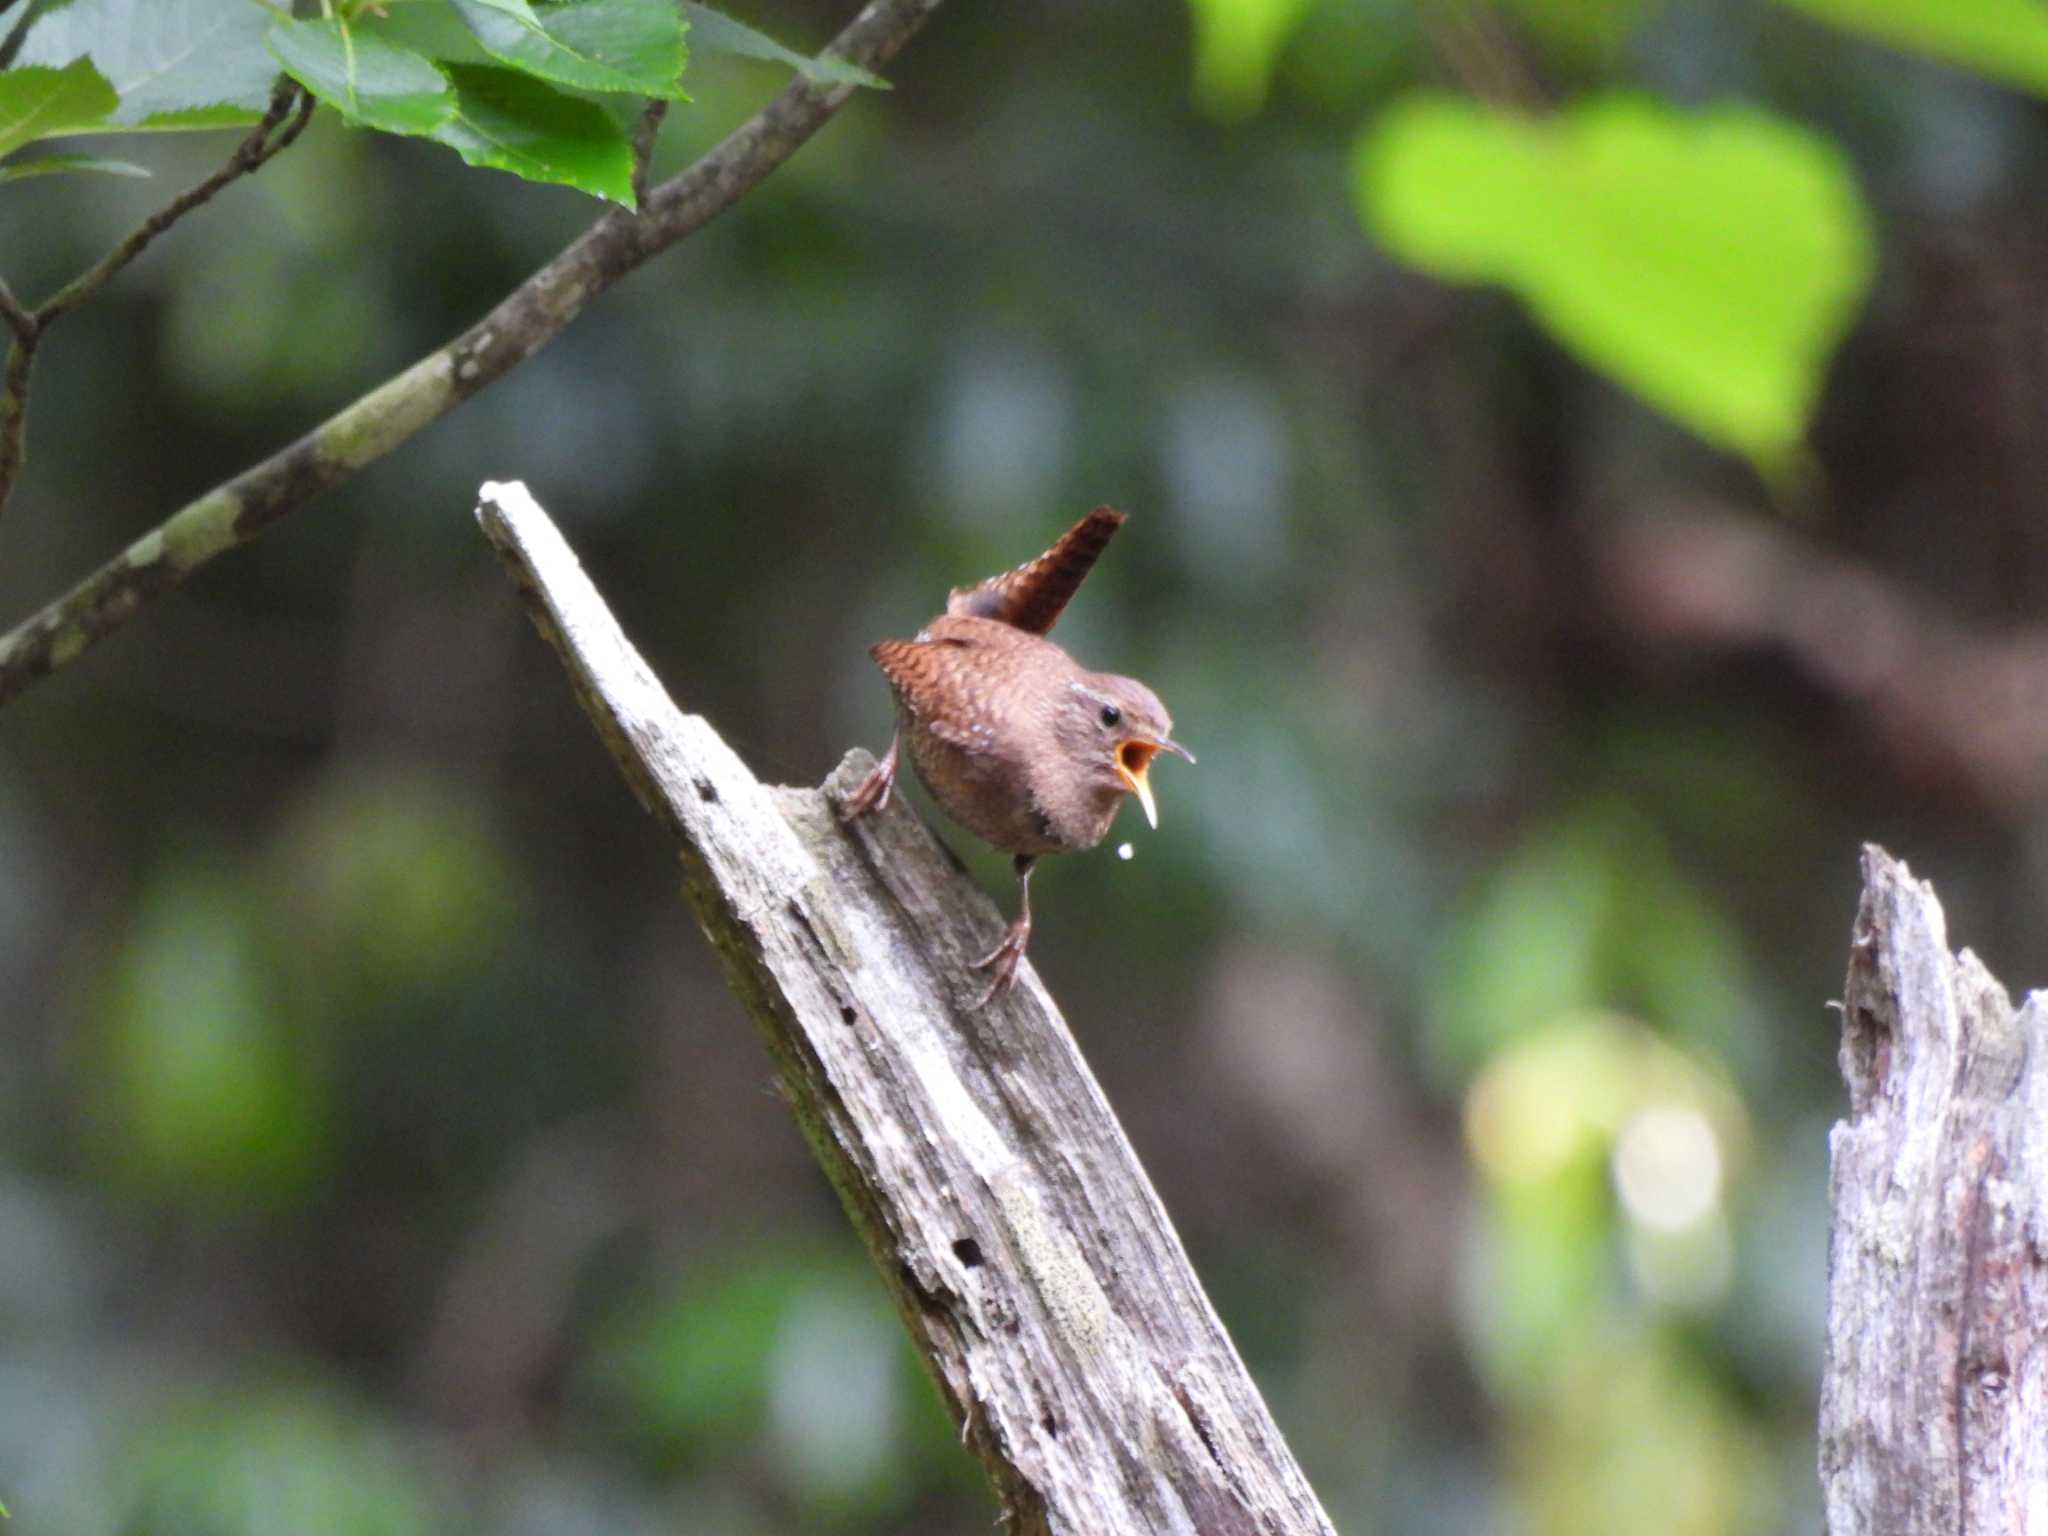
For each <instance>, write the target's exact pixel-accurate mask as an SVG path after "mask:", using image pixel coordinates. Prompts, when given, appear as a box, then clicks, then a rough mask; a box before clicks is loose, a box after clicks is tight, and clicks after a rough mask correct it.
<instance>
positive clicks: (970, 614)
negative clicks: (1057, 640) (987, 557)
mask: <svg viewBox="0 0 2048 1536" xmlns="http://www.w3.org/2000/svg"><path fill="white" fill-rule="evenodd" d="M1123 523H1124V514H1123V513H1121V512H1119V511H1117V510H1116V508H1114V507H1097V508H1096V509H1095V510H1094V511H1093V512H1090V513H1089V514H1088V515H1087V516H1086V517H1084V518H1082V519H1081V521H1079V522H1078V523H1076V524H1074V526H1073V527H1071V528H1069V529H1068V530H1067V531H1066V532H1065V533H1063V534H1061V535H1060V537H1059V541H1058V542H1057V543H1055V544H1054V545H1053V547H1052V548H1051V549H1048V550H1047V551H1046V552H1045V553H1044V554H1042V555H1040V556H1039V557H1038V558H1037V559H1036V560H1028V561H1026V562H1025V563H1024V564H1022V565H1020V566H1018V567H1017V568H1016V569H1015V570H1013V571H1005V572H1003V573H1002V575H1000V576H991V577H989V579H988V580H986V581H983V582H978V583H976V584H975V585H974V586H971V587H955V588H954V589H953V591H952V594H951V595H950V596H949V597H947V599H946V612H947V613H949V614H953V615H955V616H957V617H962V618H977V619H994V620H996V621H997V622H999V623H1003V624H1008V625H1010V626H1011V627H1013V628H1015V629H1021V630H1023V631H1024V632H1025V633H1027V634H1033V635H1042V634H1045V633H1046V632H1047V631H1048V630H1050V629H1051V628H1052V627H1053V625H1054V624H1056V623H1057V622H1058V621H1059V616H1060V614H1061V613H1062V612H1063V611H1064V610H1065V608H1066V606H1067V602H1068V600H1069V599H1070V598H1072V597H1073V595H1074V593H1075V592H1077V591H1078V590H1080V586H1081V583H1082V582H1083V581H1084V580H1086V579H1087V576H1088V572H1089V571H1090V570H1092V569H1094V566H1095V562H1096V560H1098V559H1099V558H1100V557H1101V555H1102V552H1103V550H1105V549H1107V548H1108V547H1109V541H1110V538H1111V537H1112V536H1113V535H1114V534H1115V533H1116V531H1117V529H1119V528H1121V527H1122V526H1123Z"/></svg>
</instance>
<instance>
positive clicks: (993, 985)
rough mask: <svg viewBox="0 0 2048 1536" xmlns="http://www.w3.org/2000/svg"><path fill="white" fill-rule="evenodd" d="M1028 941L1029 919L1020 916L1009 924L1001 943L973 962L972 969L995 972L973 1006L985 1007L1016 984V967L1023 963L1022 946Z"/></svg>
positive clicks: (1029, 940) (1029, 934)
mask: <svg viewBox="0 0 2048 1536" xmlns="http://www.w3.org/2000/svg"><path fill="white" fill-rule="evenodd" d="M1030 942H1031V919H1030V918H1028V917H1020V918H1018V919H1017V920H1016V921H1015V922H1014V923H1012V924H1010V927H1009V931H1008V932H1007V933H1005V934H1004V935H1003V942H1002V943H1000V944H998V945H997V946H996V947H995V948H994V949H992V950H990V951H989V952H988V953H987V954H985V955H983V956H982V957H981V958H980V959H979V960H976V961H975V962H973V964H974V969H975V970H977V971H986V970H989V969H991V968H993V969H994V971H995V974H994V975H993V976H991V977H990V978H989V983H988V990H987V991H986V992H984V993H982V994H981V996H980V997H979V998H978V999H977V1000H976V1001H975V1004H974V1006H975V1007H976V1008H986V1007H987V1006H988V1005H989V1004H990V1003H992V1002H993V1001H995V999H996V998H998V997H1000V996H1001V995H1002V994H1003V993H1005V992H1007V991H1009V990H1010V988H1011V987H1013V986H1015V985H1016V982H1017V967H1018V966H1019V965H1020V964H1022V963H1023V960H1024V947H1025V946H1026V945H1027V944H1029V943H1030Z"/></svg>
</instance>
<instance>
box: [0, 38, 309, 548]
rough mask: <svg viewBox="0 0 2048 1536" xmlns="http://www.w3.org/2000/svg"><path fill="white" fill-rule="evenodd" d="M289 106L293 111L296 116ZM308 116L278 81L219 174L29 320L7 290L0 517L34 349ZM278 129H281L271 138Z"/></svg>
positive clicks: (286, 83)
mask: <svg viewBox="0 0 2048 1536" xmlns="http://www.w3.org/2000/svg"><path fill="white" fill-rule="evenodd" d="M294 101H296V102H297V104H298V105H297V110H296V111H294V110H293V102H294ZM312 114H313V98H312V96H311V95H310V94H309V93H308V92H306V91H304V90H302V89H300V87H299V85H298V84H297V82H295V81H293V80H290V79H286V78H283V77H280V78H279V80H278V83H277V89H276V90H275V91H273V92H272V93H271V97H270V110H269V111H267V112H265V113H264V114H263V120H262V121H261V122H259V123H258V124H257V125H256V126H255V127H254V128H252V129H250V130H249V133H248V135H247V137H245V138H244V139H243V140H242V142H241V143H240V144H238V145H236V146H235V152H234V153H233V154H232V155H230V156H228V160H227V163H226V164H225V165H223V166H222V167H221V168H220V169H219V170H217V171H215V172H214V173H213V174H212V175H211V176H209V177H207V178H206V180H204V181H202V182H200V183H199V185H197V186H196V187H193V188H192V189H191V190H190V191H188V192H184V193H181V194H180V195H179V196H177V197H175V198H173V199H172V200H171V201H170V202H169V203H168V204H166V205H165V206H164V207H163V208H160V209H159V210H157V211H156V212H155V213H153V214H151V215H150V216H149V217H148V218H146V219H144V220H143V221H142V223H141V224H139V225H138V226H137V227H136V228H135V229H134V230H133V231H132V232H131V233H130V234H129V235H128V237H127V238H126V239H124V240H123V241H122V242H121V243H120V244H119V245H117V246H115V247H114V248H113V249H112V250H111V251H109V252H107V254H106V255H105V256H103V257H101V258H100V259H99V260H98V261H97V262H95V263H94V264H93V265H92V266H91V267H90V268H88V269H87V270H86V271H84V272H82V273H80V274H79V275H78V276H77V277H75V278H73V279H72V280H71V281H70V282H68V283H66V284H65V285H64V286H63V287H62V288H60V289H58V290H57V292H56V293H54V294H52V295H51V296H50V297H49V298H48V299H45V300H44V301H43V302H42V303H41V304H40V305H38V306H37V307H36V309H35V310H34V311H33V313H29V312H25V311H24V310H23V309H22V307H21V304H20V302H19V301H18V300H17V299H16V298H15V297H14V294H13V292H12V290H7V291H5V293H4V297H0V318H4V319H5V320H6V321H7V323H8V325H9V326H10V327H12V329H13V331H14V345H13V346H12V347H11V348H9V350H8V353H7V372H6V378H5V381H4V383H0V512H5V511H6V510H7V498H8V497H9V496H11V495H12V494H13V492H14V486H15V482H16V481H17V480H19V479H20V478H21V471H22V468H23V466H24V465H26V464H27V462H28V391H29V377H30V374H31V372H32V370H33V369H34V366H35V355H36V348H37V346H39V345H40V344H41V342H42V339H43V337H44V336H45V335H47V334H48V332H49V329H50V326H51V325H52V324H54V323H55V322H56V321H58V320H61V319H62V318H63V317H64V316H65V315H68V314H69V313H71V311H72V310H74V309H76V308H78V306H79V305H81V304H83V303H84V302H85V301H86V300H87V299H89V298H91V297H92V296H93V295H94V294H95V293H97V292H99V290H100V289H101V288H103V287H105V286H106V285H107V283H109V282H110V281H112V279H113V277H114V275H115V274H116V273H117V272H119V271H120V270H121V269H122V268H123V267H125V266H127V265H128V263H130V262H131V261H133V260H134V259H135V258H136V257H138V256H140V255H141V254H142V253H143V252H144V251H145V250H147V249H148V248H149V245H150V242H151V241H153V240H155V239H156V237H157V236H158V235H161V234H162V233H163V232H164V231H165V230H167V229H169V228H170V227H171V226H172V225H173V224H175V223H177V222H178V220H180V219H182V218H183V217H184V216H185V215H186V214H188V213H190V212H191V211H192V210H193V209H194V208H197V207H198V206H199V205H200V204H201V203H204V202H207V201H209V200H211V199H212V197H213V195H214V194H215V193H217V192H219V191H220V189H221V188H222V187H225V186H226V185H227V184H228V183H229V182H231V181H234V180H236V179H237V178H238V177H242V176H247V175H250V174H252V173H253V172H255V171H258V170H260V169H262V167H263V164H264V162H266V161H267V160H269V159H270V158H271V157H272V156H273V155H275V154H277V153H278V152H279V151H280V150H282V149H284V148H286V147H287V146H288V145H290V143H291V142H292V140H294V139H296V138H297V137H298V136H299V134H300V133H301V132H302V131H303V130H304V128H305V126H306V120H307V119H308V118H309V117H311V116H312ZM287 115H289V116H290V118H291V121H290V122H289V123H286V122H285V119H286V117H287ZM281 123H283V124H284V130H283V131H282V132H281V133H280V132H276V131H275V130H276V129H277V128H278V125H279V124H281ZM273 135H274V136H273ZM0 288H4V285H0Z"/></svg>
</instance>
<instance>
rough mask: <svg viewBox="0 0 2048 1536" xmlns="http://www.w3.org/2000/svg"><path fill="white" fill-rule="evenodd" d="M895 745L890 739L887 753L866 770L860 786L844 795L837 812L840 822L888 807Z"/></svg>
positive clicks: (894, 775)
mask: <svg viewBox="0 0 2048 1536" xmlns="http://www.w3.org/2000/svg"><path fill="white" fill-rule="evenodd" d="M896 746H897V743H896V741H894V740H893V739H892V740H891V741H890V743H889V750H888V752H887V754H886V755H884V757H883V758H882V760H881V761H880V762H879V763H877V764H875V766H874V767H873V768H871V769H870V770H868V776H867V777H866V778H864V779H862V780H861V781H860V786H859V787H858V788H857V789H855V790H854V792H853V793H852V794H850V795H848V796H847V797H846V805H845V807H844V809H842V810H841V811H840V813H839V819H840V821H841V822H852V821H858V820H859V819H860V818H861V817H863V816H865V815H867V813H868V812H869V811H885V810H887V809H888V808H889V796H890V794H891V793H893V792H894V790H895V788H896Z"/></svg>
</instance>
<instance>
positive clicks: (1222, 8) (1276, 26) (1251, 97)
mask: <svg viewBox="0 0 2048 1536" xmlns="http://www.w3.org/2000/svg"><path fill="white" fill-rule="evenodd" d="M1188 9H1189V11H1190V12H1191V13H1192V19H1193V21H1194V26H1195V100H1196V102H1197V103H1199V104H1200V106H1201V108H1202V110H1203V111H1205V112H1207V113H1209V114H1211V115H1212V116H1214V117H1219V118H1222V119H1224V120H1226V121H1235V120H1238V119H1241V118H1246V117H1250V116H1251V115H1252V114H1253V113H1254V112H1256V111H1258V110H1259V108H1260V107H1261V106H1263V105H1264V104H1265V100H1266V88H1267V87H1268V86H1269V85H1270V84H1271V83H1272V79H1273V66H1274V65H1275V64H1276V63H1277V62H1278V61H1279V58H1280V49H1281V47H1282V46H1283V45H1284V44H1285V43H1286V41H1287V39H1288V37H1289V36H1291V35H1292V34H1293V32H1294V30H1295V28H1296V27H1298V26H1299V25H1300V24H1301V20H1302V17H1303V15H1304V13H1306V11H1307V9H1308V5H1307V0H1188Z"/></svg>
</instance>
